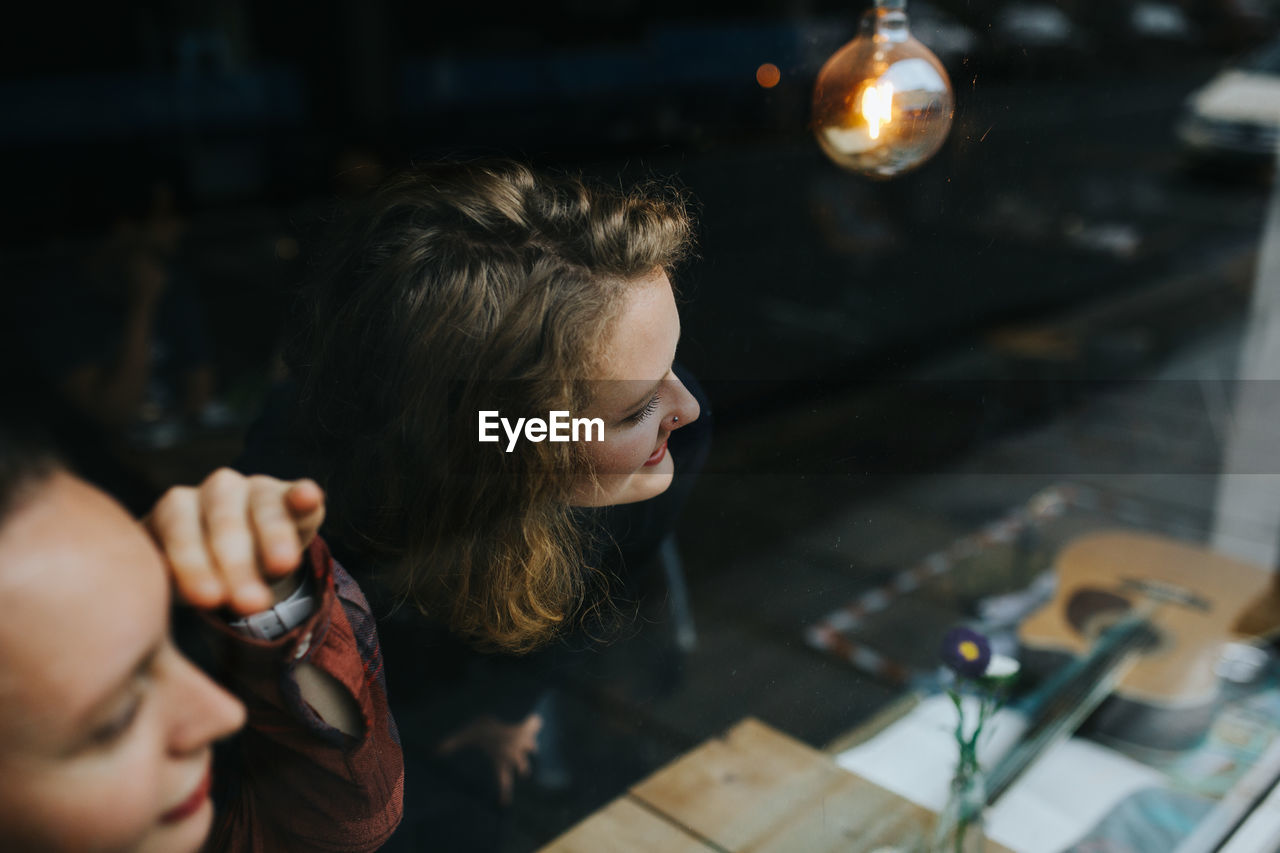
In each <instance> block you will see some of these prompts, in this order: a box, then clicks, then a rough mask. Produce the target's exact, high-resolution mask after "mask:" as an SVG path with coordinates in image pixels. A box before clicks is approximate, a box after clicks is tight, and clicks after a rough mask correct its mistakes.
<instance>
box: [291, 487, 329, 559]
mask: <svg viewBox="0 0 1280 853" xmlns="http://www.w3.org/2000/svg"><path fill="white" fill-rule="evenodd" d="M285 503H286V504H287V505H288V507H289V512H290V514H291V515H292V517H293V523H294V525H295V526H296V528H297V531H298V540H299V542H301V543H302V547H303V548H305V547H307V546H308V545H310V544H311V540H312V539H313V538H314V537H315V535H316V531H318V530H319V529H320V525H321V524H322V523H323V522H324V490H323V489H321V488H320V486H318V485H317V484H316V483H315V481H314V480H298V481H297V482H295V483H294V484H293V485H291V486H290V487H289V490H288V491H287V492H285Z"/></svg>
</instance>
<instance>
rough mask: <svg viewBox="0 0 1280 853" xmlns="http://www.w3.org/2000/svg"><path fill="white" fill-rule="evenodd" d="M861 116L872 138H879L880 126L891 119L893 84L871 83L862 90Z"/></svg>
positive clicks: (886, 82)
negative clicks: (878, 84) (877, 84)
mask: <svg viewBox="0 0 1280 853" xmlns="http://www.w3.org/2000/svg"><path fill="white" fill-rule="evenodd" d="M862 118H863V120H865V121H866V123H867V131H868V134H869V135H870V137H871V138H872V139H879V138H880V126H881V125H885V124H888V123H889V122H891V121H893V84H892V83H890V82H888V81H885V82H884V83H881V84H880V86H879V87H878V88H877V86H876V85H875V84H874V83H872V84H871V85H869V86H867V88H866V89H864V90H863V91H862Z"/></svg>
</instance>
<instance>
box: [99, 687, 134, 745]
mask: <svg viewBox="0 0 1280 853" xmlns="http://www.w3.org/2000/svg"><path fill="white" fill-rule="evenodd" d="M141 708H142V697H138V698H136V699H134V700H133V701H132V702H130V703H129V707H128V708H126V709H125V710H124V711H123V712H121V713H120V714H117V715H116V717H115V719H113V720H111V721H110V722H109V723H107V724H106V725H104V726H102V727H101V728H99V729H98V730H97V731H95V732H94V733H93V735H92V737H91V740H92V742H93V744H94V745H95V746H109V745H111V744H112V743H114V742H115V741H117V740H119V739H120V738H121V736H123V735H124V733H125V732H127V731H129V727H130V726H132V725H133V721H134V720H136V719H137V718H138V711H139V710H141Z"/></svg>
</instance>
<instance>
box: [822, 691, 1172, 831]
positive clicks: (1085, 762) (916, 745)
mask: <svg viewBox="0 0 1280 853" xmlns="http://www.w3.org/2000/svg"><path fill="white" fill-rule="evenodd" d="M970 708H972V712H971V711H970ZM976 713H977V703H976V701H973V703H972V705H966V710H965V714H966V716H967V717H970V718H973V717H974V716H975V715H976ZM955 715H956V711H955V707H954V706H953V705H952V704H951V700H950V699H949V698H947V697H946V696H941V695H940V696H930V697H928V698H926V699H924V700H923V701H922V702H921V703H920V704H919V705H918V706H916V707H915V708H914V709H912V711H911V712H910V713H909V714H907V715H906V716H905V717H903V718H902V719H901V720H898V721H897V722H895V723H894V724H893V725H891V726H890V727H889V728H887V729H885V730H884V731H883V732H881V733H880V734H878V735H876V736H875V737H874V738H872V739H871V740H869V741H867V742H866V743H864V744H861V745H859V746H855V747H853V748H852V749H849V750H846V751H845V752H842V753H840V754H839V755H838V756H836V763H837V764H839V765H840V766H841V767H843V768H845V769H846V770H849V771H851V772H853V773H856V774H858V775H859V776H861V777H863V778H864V779H868V780H870V781H872V782H875V783H876V784H878V785H880V786H881V787H884V788H887V789H889V790H890V791H893V792H894V793H896V794H898V795H899V796H901V797H904V798H906V799H908V800H911V801H912V802H915V803H918V804H919V805H921V806H924V807H925V808H928V809H932V810H933V811H939V810H941V808H942V806H943V805H944V804H945V803H946V799H947V792H948V789H949V787H950V780H951V774H952V771H953V770H954V769H955V761H956V745H955ZM988 726H989V728H988V731H989V732H990V737H988V736H986V735H984V737H983V742H981V743H980V744H979V746H978V756H979V760H980V761H981V762H982V765H983V766H984V767H987V768H990V767H992V766H994V764H995V761H996V760H997V759H998V757H999V756H1000V755H1002V754H1003V753H1004V752H1005V751H1007V750H1008V748H1009V747H1010V746H1012V744H1013V743H1014V742H1016V741H1017V739H1018V737H1019V736H1020V735H1021V733H1022V731H1023V730H1024V728H1025V723H1024V721H1023V720H1022V718H1021V717H1019V716H1018V715H1017V714H1015V713H1013V712H1011V711H1007V710H1005V711H1000V712H999V713H998V714H996V716H995V717H994V718H993V719H992V720H991V722H990V723H988ZM1164 786H1165V781H1164V777H1163V776H1162V775H1161V774H1160V773H1158V772H1156V771H1155V770H1152V769H1151V768H1150V767H1147V766H1146V765H1143V764H1139V763H1138V762H1136V761H1134V760H1132V759H1131V758H1128V757H1127V756H1124V755H1121V754H1120V753H1118V752H1115V751H1114V750H1110V749H1107V748H1106V747H1102V746H1099V745H1097V744H1095V743H1092V742H1090V741H1086V740H1083V739H1077V738H1072V739H1070V740H1066V741H1063V742H1061V743H1059V744H1057V745H1055V746H1053V747H1050V748H1049V749H1048V750H1047V751H1046V752H1045V754H1044V755H1042V756H1041V757H1040V758H1039V759H1038V760H1037V761H1036V762H1035V763H1034V764H1033V765H1032V766H1031V767H1030V768H1029V769H1028V770H1027V771H1026V773H1024V774H1023V775H1022V777H1020V778H1019V779H1018V781H1017V782H1015V783H1014V784H1013V786H1012V787H1011V788H1010V789H1009V790H1008V791H1007V792H1006V793H1005V794H1004V796H1003V797H1001V798H1000V800H999V801H998V802H997V803H996V805H995V806H993V807H992V808H991V809H990V810H989V811H988V812H987V836H988V837H989V838H991V839H992V840H994V841H997V842H999V843H1000V844H1003V845H1004V846H1006V847H1008V848H1010V849H1011V850H1015V851H1018V853H1058V851H1060V850H1062V849H1064V848H1065V847H1068V846H1070V845H1071V844H1073V843H1074V842H1076V841H1077V840H1079V839H1080V838H1081V837H1082V836H1083V835H1084V834H1085V833H1086V832H1088V831H1089V830H1090V829H1092V828H1093V827H1094V826H1095V825H1096V824H1097V823H1098V821H1100V820H1101V819H1102V818H1103V817H1104V816H1105V815H1106V814H1107V812H1109V811H1110V810H1111V809H1112V807H1113V806H1115V805H1116V804H1117V803H1119V802H1120V801H1121V800H1122V799H1124V798H1125V797H1127V796H1129V795H1130V794H1133V793H1136V792H1137V791H1139V790H1142V789H1143V788H1153V787H1164Z"/></svg>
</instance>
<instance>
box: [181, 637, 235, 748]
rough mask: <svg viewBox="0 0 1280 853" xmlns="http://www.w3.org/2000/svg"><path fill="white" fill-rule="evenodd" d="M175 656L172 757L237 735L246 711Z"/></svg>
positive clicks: (196, 669)
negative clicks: (174, 708)
mask: <svg viewBox="0 0 1280 853" xmlns="http://www.w3.org/2000/svg"><path fill="white" fill-rule="evenodd" d="M174 656H175V658H176V660H175V661H173V663H172V665H173V666H174V667H175V671H174V679H175V683H174V687H175V689H174V691H173V694H172V701H173V702H174V703H175V707H176V711H175V718H174V721H173V725H172V728H171V729H170V740H169V746H170V751H171V752H172V753H173V754H175V755H186V754H189V753H191V752H194V751H196V750H199V749H203V748H205V747H207V746H209V745H211V744H212V743H213V742H214V741H216V740H219V739H221V738H224V737H227V736H228V735H230V734H233V733H235V732H237V731H239V730H240V728H241V727H242V726H244V723H245V708H244V705H243V704H241V702H240V700H239V699H237V698H236V697H234V696H232V695H231V694H230V693H228V692H227V691H226V690H223V689H222V688H221V687H219V686H218V685H217V684H216V683H215V682H214V681H213V680H212V679H210V678H209V677H208V676H207V675H205V674H204V673H203V672H202V671H201V670H200V669H199V668H197V667H196V666H195V664H193V663H191V662H190V661H189V660H187V659H186V658H185V657H183V656H182V655H181V653H178V652H176V651H175V655H174Z"/></svg>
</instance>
